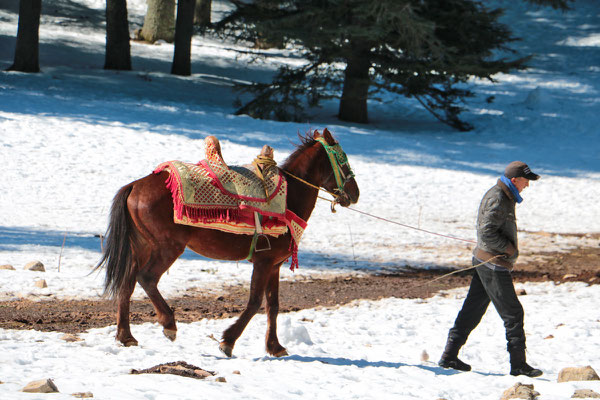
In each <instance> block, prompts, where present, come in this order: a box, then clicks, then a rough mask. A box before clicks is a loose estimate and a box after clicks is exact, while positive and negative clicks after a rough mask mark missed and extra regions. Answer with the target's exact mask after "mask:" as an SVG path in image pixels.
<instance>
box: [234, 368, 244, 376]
mask: <svg viewBox="0 0 600 400" xmlns="http://www.w3.org/2000/svg"><path fill="white" fill-rule="evenodd" d="M232 374H234V375H241V374H242V373H241V372H240V371H238V370H237V369H236V370H235V371H233V372H232Z"/></svg>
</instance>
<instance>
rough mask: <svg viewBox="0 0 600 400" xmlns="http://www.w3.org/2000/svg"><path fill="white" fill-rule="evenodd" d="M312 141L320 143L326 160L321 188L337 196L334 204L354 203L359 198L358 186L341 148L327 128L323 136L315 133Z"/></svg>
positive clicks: (346, 204) (346, 205) (345, 204)
mask: <svg viewBox="0 0 600 400" xmlns="http://www.w3.org/2000/svg"><path fill="white" fill-rule="evenodd" d="M314 139H315V140H317V141H318V142H320V143H321V145H322V148H323V153H324V154H325V159H326V160H327V162H326V163H324V164H325V171H327V172H326V173H325V174H324V177H325V179H324V181H323V182H322V183H321V186H322V187H323V188H325V189H326V190H327V191H329V192H331V193H334V194H335V195H337V198H336V202H337V203H339V204H340V205H341V206H343V207H348V206H349V205H350V204H354V203H356V202H357V201H358V196H359V190H358V185H357V183H356V181H355V180H354V172H352V168H350V163H349V162H348V157H347V156H346V153H344V150H342V146H340V144H339V143H338V142H336V141H335V139H334V138H333V136H332V135H331V133H330V132H329V131H328V130H327V128H325V129H323V134H319V133H318V132H317V131H315V134H314Z"/></svg>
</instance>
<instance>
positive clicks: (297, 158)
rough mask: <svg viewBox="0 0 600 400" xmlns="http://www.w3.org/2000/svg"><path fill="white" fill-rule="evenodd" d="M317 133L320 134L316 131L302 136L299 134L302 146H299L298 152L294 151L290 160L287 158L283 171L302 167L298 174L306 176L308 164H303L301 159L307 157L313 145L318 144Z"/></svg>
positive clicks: (282, 166) (282, 167) (297, 147)
mask: <svg viewBox="0 0 600 400" xmlns="http://www.w3.org/2000/svg"><path fill="white" fill-rule="evenodd" d="M317 133H318V132H317V131H316V130H315V131H314V132H310V131H308V132H306V133H305V134H304V135H301V134H300V133H298V138H299V139H300V144H297V145H296V150H294V152H293V153H292V154H290V156H289V157H288V158H286V160H285V161H284V162H283V164H282V165H281V169H283V170H288V169H289V168H292V167H295V168H298V167H300V168H301V169H300V170H299V171H296V172H297V173H299V174H302V175H304V174H305V173H306V172H307V169H308V162H302V160H301V158H303V155H305V151H306V149H307V148H309V147H311V146H312V145H314V144H315V143H316V142H317V140H316V139H315V136H316V134H317Z"/></svg>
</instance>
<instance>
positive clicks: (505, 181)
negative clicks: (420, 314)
mask: <svg viewBox="0 0 600 400" xmlns="http://www.w3.org/2000/svg"><path fill="white" fill-rule="evenodd" d="M539 177H540V176H539V175H537V174H534V173H533V172H531V170H530V169H529V167H528V166H527V164H525V163H523V162H521V161H514V162H511V163H510V164H508V166H507V167H506V170H505V171H504V176H502V177H501V178H500V179H499V180H498V183H497V184H496V185H495V186H494V187H492V188H491V189H490V190H488V191H487V193H486V194H485V196H483V199H482V200H481V204H480V205H479V212H478V215H477V247H476V248H475V250H474V251H473V266H476V268H475V272H474V274H473V278H472V280H471V286H470V288H469V292H468V294H467V298H466V299H465V301H464V303H463V306H462V309H461V310H460V312H459V313H458V316H457V317H456V321H455V322H454V326H453V327H452V328H451V329H450V331H449V332H448V341H447V343H446V348H445V350H444V353H443V354H442V358H441V359H440V361H439V363H438V365H439V366H441V367H443V368H453V369H456V370H459V371H470V370H471V366H470V365H468V364H466V363H464V362H462V361H461V360H459V358H458V351H459V350H460V348H461V347H462V345H464V344H465V342H466V341H467V338H468V336H469V334H470V333H471V331H472V330H473V329H475V327H476V326H477V325H478V324H479V322H480V321H481V318H482V317H483V314H485V311H486V310H487V307H488V305H489V303H490V301H491V302H492V304H494V307H495V308H496V310H497V311H498V314H500V317H501V318H502V320H503V321H504V327H505V328H506V340H507V342H508V345H507V348H508V352H509V354H510V374H511V375H515V376H516V375H526V376H529V377H536V376H540V375H542V371H540V370H539V369H535V368H533V367H531V366H530V365H529V364H527V362H526V360H525V331H524V330H523V307H522V306H521V303H520V302H519V299H518V298H517V294H516V293H515V288H514V285H513V282H512V276H511V271H512V268H513V265H514V263H515V261H516V260H517V257H518V255H519V246H518V242H517V224H516V218H515V204H516V203H520V202H521V201H523V199H522V198H521V195H520V193H521V192H522V191H523V189H525V188H526V187H528V186H529V181H530V180H537V179H539Z"/></svg>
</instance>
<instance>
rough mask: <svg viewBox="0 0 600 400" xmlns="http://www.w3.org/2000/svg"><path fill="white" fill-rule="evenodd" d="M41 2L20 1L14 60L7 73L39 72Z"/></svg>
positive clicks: (37, 0) (34, 0) (38, 0)
mask: <svg viewBox="0 0 600 400" xmlns="http://www.w3.org/2000/svg"><path fill="white" fill-rule="evenodd" d="M41 12H42V0H21V2H20V3H19V27H18V28H17V44H16V46H15V60H14V62H13V65H11V66H10V67H9V68H8V71H21V72H40V62H39V41H40V40H39V39H40V37H39V31H40V14H41Z"/></svg>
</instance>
